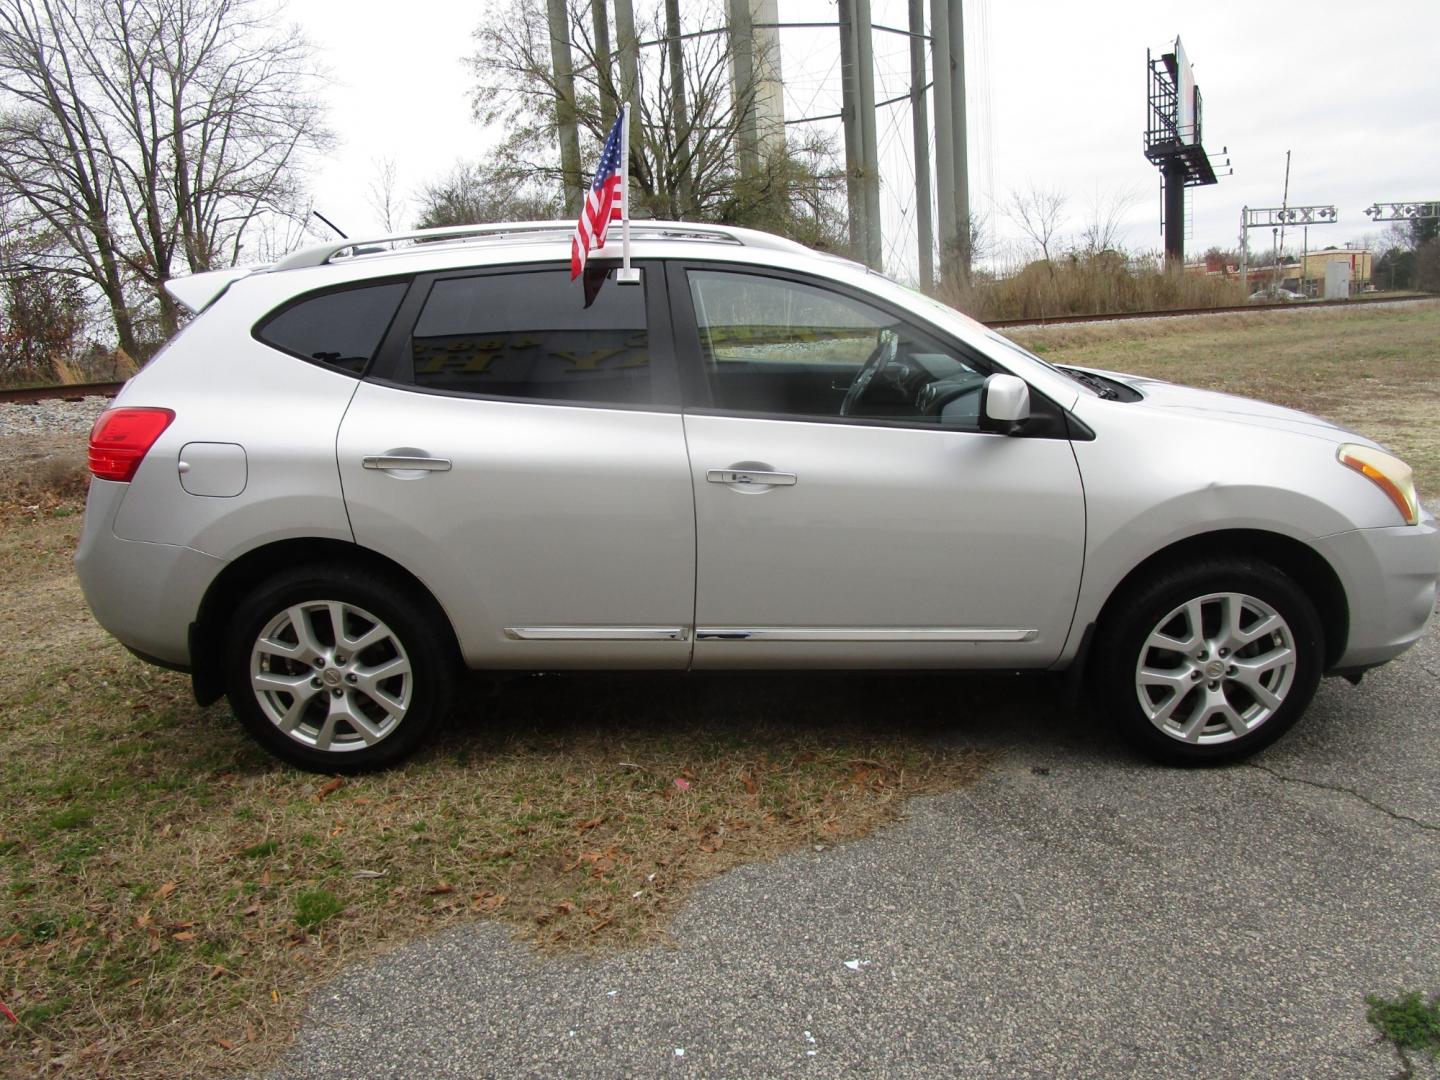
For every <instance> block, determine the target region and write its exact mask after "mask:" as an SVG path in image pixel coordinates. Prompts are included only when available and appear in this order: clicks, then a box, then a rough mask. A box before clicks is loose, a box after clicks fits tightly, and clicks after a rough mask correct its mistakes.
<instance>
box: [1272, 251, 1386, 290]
mask: <svg viewBox="0 0 1440 1080" xmlns="http://www.w3.org/2000/svg"><path fill="white" fill-rule="evenodd" d="M1332 262H1344V263H1349V265H1350V291H1351V292H1362V291H1364V290H1365V289H1366V288H1367V287H1368V286H1369V285H1370V252H1368V251H1366V250H1365V249H1364V248H1336V247H1328V248H1325V249H1323V250H1321V251H1310V252H1307V253H1306V254H1305V255H1303V256H1302V257H1301V259H1300V260H1299V261H1298V262H1297V263H1295V264H1294V265H1293V269H1294V270H1295V271H1296V276H1297V277H1298V278H1300V279H1301V281H1302V283H1303V284H1304V286H1305V288H1303V289H1301V290H1300V291H1301V292H1303V293H1305V295H1306V296H1318V295H1320V294H1321V293H1323V292H1324V291H1325V267H1326V266H1328V265H1329V264H1330V263H1332ZM1301 263H1303V264H1304V265H1303V266H1302V265H1300V264H1301ZM1287 269H1289V268H1287Z"/></svg>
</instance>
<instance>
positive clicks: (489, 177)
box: [416, 161, 562, 229]
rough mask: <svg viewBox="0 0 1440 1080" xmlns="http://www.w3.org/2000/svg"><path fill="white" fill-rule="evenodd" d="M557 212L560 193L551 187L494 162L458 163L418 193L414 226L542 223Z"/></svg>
mask: <svg viewBox="0 0 1440 1080" xmlns="http://www.w3.org/2000/svg"><path fill="white" fill-rule="evenodd" d="M561 213H562V207H561V200H560V193H559V191H558V189H557V188H555V187H554V186H553V185H552V186H548V187H547V186H546V185H544V184H542V183H539V182H537V181H536V180H535V179H534V178H532V177H525V176H516V175H514V173H513V172H512V171H511V170H509V169H506V168H503V167H501V166H498V165H496V164H495V163H489V164H476V163H474V162H464V161H462V162H457V163H456V164H455V166H454V167H453V168H452V169H451V170H450V171H449V172H448V173H446V174H445V175H444V176H443V177H441V178H440V179H439V180H436V181H435V182H434V183H431V184H427V185H425V187H424V188H423V189H422V190H421V192H420V217H419V220H418V221H417V222H416V224H417V225H418V226H419V227H420V228H422V229H431V228H436V227H438V226H441V225H471V224H482V223H484V222H489V221H545V220H548V219H550V218H557V217H560V216H561Z"/></svg>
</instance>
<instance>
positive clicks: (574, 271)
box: [570, 111, 625, 281]
mask: <svg viewBox="0 0 1440 1080" xmlns="http://www.w3.org/2000/svg"><path fill="white" fill-rule="evenodd" d="M624 132H625V113H624V112H623V111H622V112H621V113H620V115H619V116H617V117H616V118H615V126H614V127H612V128H611V129H610V137H609V138H608V139H606V140H605V149H604V151H602V152H601V154H600V167H599V168H597V169H596V170H595V179H594V180H593V181H592V182H591V184H590V190H589V191H587V192H586V193H585V205H584V206H582V207H581V208H580V220H579V222H577V223H576V225H575V235H574V237H573V238H572V239H571V240H570V280H571V281H574V280H575V279H576V278H577V277H579V276H580V274H581V272H582V271H583V270H584V269H585V261H586V260H587V259H589V258H590V252H592V251H596V250H598V249H599V248H602V247H604V246H605V231H606V230H607V229H608V228H609V227H610V222H612V221H615V220H617V219H618V218H619V217H620V215H621V214H622V212H623V204H624V200H625V177H624V176H623V175H621V172H620V154H621V152H622V151H623V145H622V144H623V143H624V141H625V133H624Z"/></svg>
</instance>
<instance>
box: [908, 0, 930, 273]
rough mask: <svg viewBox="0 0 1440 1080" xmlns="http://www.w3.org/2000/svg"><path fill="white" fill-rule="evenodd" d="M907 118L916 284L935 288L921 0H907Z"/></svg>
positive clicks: (928, 123)
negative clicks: (917, 258) (917, 263)
mask: <svg viewBox="0 0 1440 1080" xmlns="http://www.w3.org/2000/svg"><path fill="white" fill-rule="evenodd" d="M910 120H911V123H912V125H913V128H914V131H913V135H914V140H915V231H916V233H917V241H918V247H919V249H920V288H921V289H922V290H923V291H925V292H927V293H928V292H930V291H931V290H933V289H934V288H935V222H934V219H933V218H932V216H931V213H930V114H929V110H928V109H927V108H926V106H925V0H910Z"/></svg>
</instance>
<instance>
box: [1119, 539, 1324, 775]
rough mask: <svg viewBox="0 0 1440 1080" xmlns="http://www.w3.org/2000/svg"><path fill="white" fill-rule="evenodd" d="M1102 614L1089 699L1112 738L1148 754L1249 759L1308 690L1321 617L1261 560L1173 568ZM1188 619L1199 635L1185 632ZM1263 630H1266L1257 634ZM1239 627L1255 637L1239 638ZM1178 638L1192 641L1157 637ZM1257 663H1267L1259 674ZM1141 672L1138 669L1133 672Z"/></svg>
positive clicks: (1187, 759)
mask: <svg viewBox="0 0 1440 1080" xmlns="http://www.w3.org/2000/svg"><path fill="white" fill-rule="evenodd" d="M1227 597H1228V598H1229V599H1226V598H1227ZM1110 609H1111V611H1110V613H1109V614H1107V616H1106V621H1105V623H1104V624H1103V625H1102V626H1101V627H1100V637H1099V639H1098V640H1097V642H1096V646H1097V654H1098V655H1097V660H1098V664H1097V667H1096V675H1097V679H1098V684H1097V686H1096V690H1097V691H1098V693H1097V696H1098V698H1099V700H1100V702H1101V706H1102V708H1103V709H1104V710H1105V712H1106V713H1107V714H1108V717H1109V719H1110V720H1111V721H1112V722H1113V723H1114V724H1115V726H1116V728H1117V729H1118V731H1119V733H1120V735H1121V736H1122V737H1123V738H1124V739H1125V740H1126V741H1127V742H1129V743H1130V744H1131V745H1133V746H1134V747H1136V748H1137V749H1138V750H1140V751H1141V752H1142V753H1144V754H1146V755H1148V756H1149V757H1152V758H1154V759H1156V760H1158V761H1162V762H1165V763H1167V764H1171V765H1221V764H1225V763H1227V762H1232V761H1239V760H1241V759H1242V758H1246V757H1249V756H1250V755H1251V754H1254V753H1256V752H1257V751H1259V750H1262V749H1264V748H1265V747H1267V746H1269V745H1270V744H1271V743H1273V742H1274V741H1275V740H1276V739H1278V738H1280V736H1281V735H1283V734H1285V732H1286V731H1287V730H1289V728H1290V727H1291V726H1292V725H1293V724H1294V723H1295V722H1296V721H1297V720H1298V719H1299V718H1300V716H1301V714H1302V713H1304V711H1305V708H1306V706H1308V705H1309V704H1310V699H1311V698H1312V697H1314V695H1315V688H1316V687H1317V686H1318V685H1319V682H1320V675H1321V669H1322V668H1323V667H1324V657H1325V647H1324V633H1323V630H1322V628H1321V624H1320V617H1319V615H1318V614H1317V613H1316V611H1315V606H1314V605H1313V604H1312V603H1311V602H1310V600H1309V598H1308V597H1306V595H1305V593H1304V591H1303V590H1302V589H1301V588H1300V587H1299V586H1298V585H1297V584H1296V583H1295V582H1294V580H1292V579H1291V578H1290V577H1289V576H1287V575H1286V574H1285V573H1284V572H1283V571H1282V570H1280V569H1279V568H1278V567H1275V566H1271V565H1270V564H1269V563H1266V562H1262V561H1260V560H1255V559H1246V558H1239V557H1237V558H1225V559H1213V560H1205V561H1201V562H1196V563H1192V564H1190V565H1186V566H1176V567H1172V568H1170V569H1168V570H1166V571H1164V572H1162V573H1161V574H1159V575H1158V576H1156V577H1155V578H1153V579H1152V580H1150V581H1148V582H1145V583H1142V584H1140V585H1139V586H1137V587H1136V588H1134V589H1132V590H1130V591H1128V592H1126V593H1125V594H1122V595H1121V596H1119V597H1117V598H1116V600H1115V601H1114V602H1112V603H1111V605H1110ZM1236 611H1238V612H1239V615H1238V616H1237V619H1238V622H1237V627H1238V632H1227V630H1226V628H1225V625H1222V624H1226V623H1227V620H1228V619H1229V618H1230V616H1231V613H1232V612H1236ZM1271 616H1276V617H1278V619H1279V620H1280V621H1279V623H1275V622H1272V621H1270V617H1271ZM1197 618H1198V620H1199V622H1200V624H1201V633H1200V634H1199V635H1196V634H1195V633H1194V632H1193V631H1192V630H1191V627H1192V626H1193V624H1194V623H1195V621H1196V619H1197ZM1267 625H1268V626H1270V627H1273V628H1274V629H1271V630H1267V631H1264V632H1261V628H1262V627H1264V626H1267ZM1162 633H1163V634H1164V635H1165V637H1164V638H1159V637H1156V638H1154V639H1152V634H1153V635H1159V634H1162ZM1250 633H1258V634H1259V636H1258V637H1257V638H1256V639H1255V640H1253V641H1250V642H1247V643H1244V644H1240V643H1241V642H1243V641H1244V638H1245V637H1246V635H1248V634H1250ZM1182 640H1183V641H1184V642H1186V643H1193V644H1194V646H1195V647H1193V648H1190V649H1186V650H1180V649H1168V648H1165V647H1164V646H1163V645H1160V644H1156V642H1159V641H1165V642H1167V643H1168V642H1171V641H1173V642H1175V643H1177V644H1179V643H1180V642H1181V641H1182ZM1287 653H1288V659H1287ZM1142 661H1143V668H1142ZM1267 665H1274V666H1273V667H1271V668H1270V669H1269V670H1265V671H1261V669H1262V668H1265V667H1266V666H1267ZM1242 666H1243V667H1242ZM1142 670H1143V671H1145V672H1147V673H1149V674H1147V675H1146V676H1144V677H1143V678H1142V674H1141V673H1142ZM1172 683H1173V685H1171V684H1172ZM1142 696H1143V703H1142ZM1152 716H1153V717H1154V719H1152ZM1187 731H1188V732H1189V733H1190V738H1189V739H1187V738H1186V737H1185V736H1186V733H1187Z"/></svg>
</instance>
